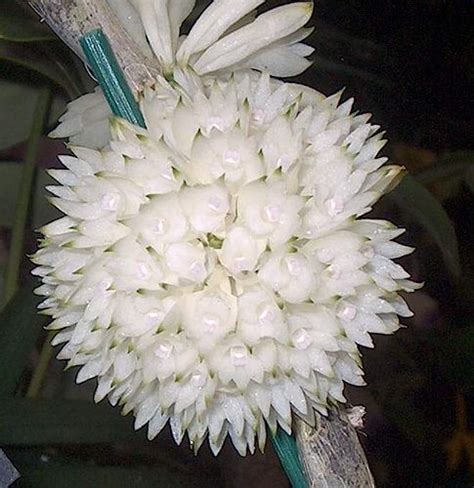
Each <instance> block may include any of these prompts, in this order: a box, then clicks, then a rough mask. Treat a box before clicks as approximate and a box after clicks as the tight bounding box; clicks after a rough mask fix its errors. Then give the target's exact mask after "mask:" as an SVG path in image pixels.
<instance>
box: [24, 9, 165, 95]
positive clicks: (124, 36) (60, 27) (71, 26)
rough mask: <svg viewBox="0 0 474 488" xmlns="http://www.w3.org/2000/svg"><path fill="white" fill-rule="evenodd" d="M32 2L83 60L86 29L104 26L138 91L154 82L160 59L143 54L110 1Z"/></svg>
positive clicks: (43, 17)
mask: <svg viewBox="0 0 474 488" xmlns="http://www.w3.org/2000/svg"><path fill="white" fill-rule="evenodd" d="M28 3H29V5H30V6H31V7H32V8H33V9H34V10H35V11H36V13H37V14H38V15H39V16H40V17H41V19H42V20H44V21H46V23H47V24H48V25H49V26H50V27H51V29H52V30H53V31H54V32H55V33H56V34H57V35H58V36H59V37H60V38H61V39H62V40H63V41H64V42H65V43H66V44H67V45H68V46H69V47H70V48H71V49H72V50H73V51H74V52H75V53H76V54H77V55H78V56H79V57H80V58H81V59H83V60H84V54H83V52H82V49H81V46H80V44H79V39H80V38H81V36H82V35H84V34H85V33H86V32H89V31H91V30H93V29H97V28H99V27H100V28H102V30H103V31H104V33H105V34H106V36H107V37H108V39H109V41H110V44H111V46H112V50H113V51H114V53H115V55H116V56H117V60H118V63H119V65H120V66H121V68H122V69H123V71H124V73H125V76H126V78H127V81H128V82H129V84H130V87H131V88H132V90H133V91H134V92H135V93H137V92H139V91H140V90H141V89H143V87H144V86H147V85H151V84H153V83H154V81H155V80H156V76H157V75H158V74H159V73H160V67H159V65H158V63H157V61H156V60H155V59H152V58H146V57H145V56H144V55H142V54H141V53H140V50H139V48H138V46H137V45H136V44H135V41H134V40H133V39H132V38H131V37H130V35H129V34H128V32H127V31H126V30H125V28H124V27H123V26H122V24H121V23H120V21H119V20H118V18H117V16H116V15H115V14H114V12H113V11H112V9H111V8H110V7H109V5H108V4H107V1H106V0H28Z"/></svg>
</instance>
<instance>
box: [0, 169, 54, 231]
mask: <svg viewBox="0 0 474 488" xmlns="http://www.w3.org/2000/svg"><path fill="white" fill-rule="evenodd" d="M20 180H21V163H11V162H0V226H3V227H11V226H12V224H13V219H14V208H15V205H16V200H17V198H18V190H19V187H20ZM51 184H54V180H53V179H52V178H51V177H50V176H49V175H48V174H47V173H46V172H45V171H39V172H38V176H37V178H36V185H35V188H36V189H35V194H34V196H33V205H32V206H33V208H32V212H33V215H32V225H33V228H34V229H39V228H40V227H41V226H42V225H44V224H46V223H48V222H51V221H52V220H54V219H56V218H58V217H60V212H59V211H58V210H57V209H56V208H55V207H53V206H52V205H51V204H50V203H49V202H48V200H47V199H46V197H47V195H48V192H47V191H46V188H45V187H46V185H51Z"/></svg>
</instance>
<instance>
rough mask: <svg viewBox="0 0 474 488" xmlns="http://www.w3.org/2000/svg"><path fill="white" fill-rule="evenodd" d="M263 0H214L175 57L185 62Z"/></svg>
mask: <svg viewBox="0 0 474 488" xmlns="http://www.w3.org/2000/svg"><path fill="white" fill-rule="evenodd" d="M174 1H176V0H174ZM264 1H265V0H240V1H238V2H237V1H235V0H220V1H214V2H212V3H211V5H210V6H209V7H208V8H207V9H206V10H205V11H204V12H203V13H202V14H201V16H200V17H199V19H198V20H197V21H196V23H195V24H194V25H193V27H192V29H191V31H190V33H189V35H188V36H187V38H186V39H185V40H184V42H183V44H182V45H181V47H180V48H179V50H178V53H177V56H176V57H177V59H178V60H179V61H184V62H187V60H188V59H189V57H190V56H191V54H193V53H197V52H199V51H202V50H204V49H206V48H207V47H209V46H210V45H211V44H212V43H213V42H215V41H217V39H219V37H220V36H221V35H222V34H223V33H224V32H225V31H226V30H227V29H228V28H229V27H230V26H231V25H232V24H234V23H235V22H237V21H238V20H239V19H240V18H242V17H243V16H245V15H246V14H248V13H249V12H250V11H251V10H253V9H254V8H257V7H258V6H259V5H261V4H262V3H263V2H264Z"/></svg>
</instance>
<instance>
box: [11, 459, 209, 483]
mask: <svg viewBox="0 0 474 488" xmlns="http://www.w3.org/2000/svg"><path fill="white" fill-rule="evenodd" d="M17 467H18V469H19V470H20V472H21V473H22V477H21V486H22V487H25V488H64V487H65V486H67V487H68V488H84V487H87V486H89V487H107V486H113V487H114V488H122V487H123V488H133V487H140V488H156V487H175V488H211V487H212V486H216V485H213V484H212V481H210V480H207V481H203V479H202V478H203V477H202V476H197V475H192V474H184V473H182V472H176V471H171V470H170V469H169V468H167V467H154V468H149V467H119V466H90V465H87V464H83V465H73V466H48V465H47V464H44V463H43V466H41V465H40V464H39V463H38V465H37V466H32V467H28V466H25V467H22V465H21V464H18V463H17Z"/></svg>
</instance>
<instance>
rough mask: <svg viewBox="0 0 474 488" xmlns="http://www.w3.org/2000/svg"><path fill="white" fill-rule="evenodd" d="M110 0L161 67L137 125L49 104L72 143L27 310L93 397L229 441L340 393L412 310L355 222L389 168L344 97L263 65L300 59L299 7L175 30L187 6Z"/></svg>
mask: <svg viewBox="0 0 474 488" xmlns="http://www.w3.org/2000/svg"><path fill="white" fill-rule="evenodd" d="M109 1H110V3H111V5H112V6H113V7H114V8H115V9H118V12H119V13H121V14H122V15H121V18H123V19H124V23H126V26H127V28H128V30H129V32H130V33H131V34H132V35H133V36H135V37H136V39H137V41H139V43H138V44H139V45H140V46H142V47H143V46H144V50H145V51H146V50H150V52H151V50H153V52H154V54H155V55H156V56H157V58H158V59H159V60H160V62H161V63H162V66H163V69H164V73H165V74H166V78H165V77H160V78H158V79H157V80H156V84H155V86H154V87H152V88H149V89H147V90H146V91H145V92H144V93H143V94H142V96H141V100H140V103H141V109H142V111H143V114H144V116H145V119H146V124H147V129H142V128H139V127H134V126H132V125H130V124H128V123H127V122H125V121H123V120H120V119H116V118H115V119H111V121H110V123H109V121H108V118H109V116H110V113H109V111H108V109H107V107H106V105H105V102H104V100H103V97H102V95H101V93H100V91H96V93H95V94H91V95H86V96H85V97H81V98H80V99H79V100H76V101H74V102H72V103H71V104H70V106H69V110H68V112H67V113H66V114H65V115H64V116H63V117H62V119H61V124H60V126H59V127H58V129H56V131H55V135H57V136H69V137H70V142H72V143H73V144H74V145H71V146H70V148H71V150H72V152H73V153H74V156H67V157H64V158H62V162H63V164H64V166H65V167H66V169H63V170H54V171H51V175H52V176H53V178H55V179H56V180H57V181H58V183H59V185H58V186H52V187H49V190H50V191H51V193H52V194H53V195H54V198H52V202H53V204H54V205H56V206H57V207H58V208H59V209H60V210H61V211H62V212H63V213H64V214H65V217H63V218H61V219H59V220H57V221H55V222H52V223H50V224H48V225H46V226H45V227H44V228H43V229H42V233H43V234H44V239H43V241H42V242H41V248H40V250H38V252H37V253H36V254H35V256H34V258H33V261H34V262H35V263H36V264H37V266H38V267H37V268H36V269H35V271H34V273H35V274H36V275H38V276H40V277H41V279H42V281H43V285H42V286H41V287H39V288H38V289H37V293H38V294H40V295H43V296H45V301H44V302H43V304H42V305H41V308H42V309H43V311H44V312H45V313H47V314H49V315H50V316H51V317H52V319H53V320H52V322H51V324H50V325H49V328H50V329H51V330H57V331H58V333H57V335H56V336H55V339H54V344H55V345H57V344H61V343H64V344H65V345H64V347H63V349H62V350H61V352H60V353H59V355H58V357H59V358H61V359H65V360H68V362H69V364H70V365H76V366H81V369H80V371H79V373H78V377H77V381H78V382H81V381H86V380H88V379H91V378H94V377H96V378H97V380H98V386H97V391H96V395H95V400H96V401H100V400H102V399H103V398H105V397H108V399H109V401H110V403H112V404H113V405H116V404H120V405H121V406H122V408H123V411H124V413H128V412H133V413H134V414H135V416H136V423H135V426H136V428H137V429H138V428H140V427H142V426H144V425H146V424H147V425H148V437H149V438H150V439H152V438H154V437H155V436H156V435H157V434H158V433H159V432H160V430H161V429H162V428H163V427H164V426H165V425H166V424H167V423H168V421H169V423H170V425H171V429H172V431H173V435H174V437H175V439H176V441H177V442H178V443H179V442H181V440H182V439H183V436H184V434H185V433H187V435H188V437H189V440H190V442H191V444H192V445H193V447H194V448H195V449H198V448H199V447H200V446H201V444H202V443H203V442H204V441H205V440H206V439H208V441H209V443H210V446H211V449H212V450H213V452H214V453H217V452H218V451H219V450H220V448H221V447H222V444H223V443H224V441H225V439H226V437H227V435H229V436H230V438H231V439H232V442H233V443H234V445H235V446H236V448H237V450H238V451H239V452H240V453H241V454H242V455H245V453H246V452H247V451H250V452H253V451H254V446H255V439H256V437H257V438H258V444H259V446H260V448H262V449H263V446H264V444H265V439H266V428H267V427H269V428H270V430H271V431H272V432H274V431H275V430H276V428H277V426H278V425H280V426H281V427H282V428H283V429H285V430H286V431H288V432H290V431H291V416H292V413H294V414H296V415H298V416H300V417H301V418H303V419H305V420H306V421H308V422H310V423H311V422H314V411H315V410H316V411H318V412H320V413H322V414H325V413H326V412H327V407H328V406H330V405H331V404H334V403H336V402H343V401H344V396H343V384H344V382H347V383H351V384H354V385H362V384H364V382H363V379H362V374H363V373H362V369H361V361H360V352H359V350H358V346H365V347H372V340H371V337H370V334H371V333H379V334H391V333H393V332H394V331H396V330H397V329H398V327H399V320H398V316H402V317H407V316H410V314H411V313H410V311H409V310H408V307H407V306H406V304H405V302H404V301H403V299H402V298H401V297H400V296H399V294H398V293H399V292H401V291H404V292H410V291H413V290H415V289H416V288H418V285H417V284H416V283H413V282H412V281H410V280H409V279H408V274H407V273H406V272H405V271H404V270H403V269H402V268H401V267H400V266H399V265H397V264H395V263H394V262H393V261H392V259H394V258H398V257H400V256H403V255H405V254H408V253H409V252H411V251H412V249H411V248H408V247H405V246H402V245H400V244H397V243H395V242H392V239H394V238H396V237H397V236H399V235H400V234H401V233H402V232H403V231H402V230H400V229H397V228H396V227H394V226H393V225H392V224H390V223H388V222H385V221H380V220H368V219H363V218H361V217H362V216H363V215H364V214H365V213H367V212H368V211H369V210H370V209H371V207H372V205H373V204H374V203H375V202H376V201H377V200H378V199H379V198H380V196H381V195H382V194H383V193H384V192H386V191H388V190H389V189H390V188H391V187H392V186H393V185H394V184H395V183H396V182H397V181H398V180H399V179H400V177H401V174H402V168H400V167H397V166H384V163H385V162H386V159H385V158H378V157H377V153H378V152H379V150H380V149H381V148H382V146H383V144H384V142H385V141H383V140H382V138H381V135H380V133H378V132H377V131H378V126H376V125H372V124H370V123H369V118H370V117H369V116H365V115H351V114H350V109H351V105H352V100H349V101H347V102H345V103H343V104H341V105H339V98H340V94H336V95H334V96H332V97H329V98H326V97H325V96H323V95H322V94H320V93H318V92H316V91H314V90H311V89H309V88H307V87H304V86H300V85H295V84H285V83H282V82H280V81H277V80H275V79H273V78H271V77H270V76H269V72H268V71H270V74H271V73H272V72H273V73H276V74H279V75H282V76H285V75H288V74H292V75H293V74H296V73H297V72H298V70H300V69H301V70H302V69H304V68H305V67H306V66H307V63H308V61H307V60H306V59H305V56H307V55H308V54H310V52H311V49H309V48H308V47H307V46H304V45H303V44H300V41H301V40H302V39H303V38H304V37H306V35H307V34H308V30H307V29H302V27H303V25H304V24H305V23H306V21H307V20H308V19H309V16H310V15H311V9H312V4H311V3H309V2H304V3H293V4H289V5H287V6H284V7H279V8H277V9H274V10H271V11H269V12H266V13H263V14H261V15H260V16H257V17H256V18H255V15H254V12H253V10H254V9H255V8H256V7H258V6H260V5H261V4H262V3H264V2H263V1H262V0H252V1H251V0H245V1H241V2H235V1H234V0H232V1H230V0H215V1H214V2H212V3H211V5H210V6H209V8H208V9H207V10H206V11H205V12H204V13H203V14H202V16H201V17H200V19H198V20H197V22H196V23H195V25H194V26H193V27H192V28H191V30H190V32H189V34H188V36H187V37H185V36H181V37H179V31H180V26H181V23H182V22H183V20H184V19H185V18H186V16H187V15H188V14H189V13H190V11H191V9H192V7H193V5H194V2H193V1H181V2H177V1H175V0H173V1H171V0H169V1H161V0H160V1H158V0H154V1H152V0H130V1H126V0H122V1H116V0H115V1H112V0H109ZM140 18H141V19H142V25H139V24H138V23H137V22H138V21H137V19H140ZM143 32H144V33H145V34H146V36H147V39H148V41H147V40H146V39H145V38H144V34H143ZM273 68H274V69H273ZM256 70H260V71H263V73H258V72H257V71H256ZM272 70H273V71H272Z"/></svg>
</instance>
